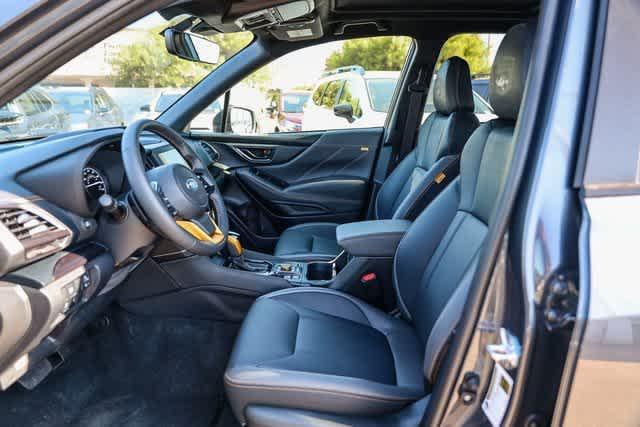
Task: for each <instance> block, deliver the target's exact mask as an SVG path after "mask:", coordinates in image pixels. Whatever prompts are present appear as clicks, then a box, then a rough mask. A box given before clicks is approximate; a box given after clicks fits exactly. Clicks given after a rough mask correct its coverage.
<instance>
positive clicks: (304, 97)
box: [267, 90, 311, 132]
mask: <svg viewBox="0 0 640 427" xmlns="http://www.w3.org/2000/svg"><path fill="white" fill-rule="evenodd" d="M310 96H311V92H310V91H308V90H289V91H283V92H281V93H278V94H277V95H276V96H274V98H273V100H272V103H271V105H270V106H269V108H268V109H267V110H268V113H269V115H270V116H272V117H274V118H276V125H275V128H274V132H300V131H301V130H302V118H303V116H304V106H305V104H306V103H307V101H308V99H309V97H310Z"/></svg>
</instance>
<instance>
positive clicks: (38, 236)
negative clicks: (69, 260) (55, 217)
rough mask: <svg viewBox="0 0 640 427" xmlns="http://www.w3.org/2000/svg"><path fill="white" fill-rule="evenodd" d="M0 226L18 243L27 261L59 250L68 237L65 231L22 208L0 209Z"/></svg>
mask: <svg viewBox="0 0 640 427" xmlns="http://www.w3.org/2000/svg"><path fill="white" fill-rule="evenodd" d="M0 224H2V225H3V226H4V227H5V228H6V229H7V230H8V231H9V232H10V233H11V234H12V235H13V236H14V237H15V238H16V239H17V240H18V241H19V242H20V244H21V245H22V247H23V248H24V250H25V256H26V258H28V259H29V258H34V257H37V256H40V255H44V254H47V253H50V252H55V251H57V250H59V249H60V248H61V247H62V246H63V245H64V244H65V243H66V242H65V240H67V239H66V238H67V237H69V232H68V231H67V230H64V229H61V228H59V227H58V226H56V225H54V224H53V223H52V222H51V221H49V220H48V219H46V218H44V217H43V216H42V215H40V214H38V213H35V212H33V211H31V210H28V209H24V208H22V207H2V208H0Z"/></svg>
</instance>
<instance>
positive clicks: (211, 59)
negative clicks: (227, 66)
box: [163, 28, 220, 64]
mask: <svg viewBox="0 0 640 427" xmlns="http://www.w3.org/2000/svg"><path fill="white" fill-rule="evenodd" d="M163 35H164V43H165V46H166V48H167V52H169V53H170V54H171V55H175V56H177V57H179V58H182V59H186V60H188V61H193V62H204V63H206V64H217V63H218V60H219V59H220V46H218V44H217V43H215V42H213V41H211V40H209V39H207V38H205V37H202V36H199V35H196V34H193V33H187V32H184V31H179V30H176V29H174V28H167V29H166V30H164V33H163Z"/></svg>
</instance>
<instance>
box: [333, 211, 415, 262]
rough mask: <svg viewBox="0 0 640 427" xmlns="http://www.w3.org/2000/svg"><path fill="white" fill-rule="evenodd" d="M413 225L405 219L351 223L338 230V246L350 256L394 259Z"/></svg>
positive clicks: (339, 227)
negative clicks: (405, 235)
mask: <svg viewBox="0 0 640 427" xmlns="http://www.w3.org/2000/svg"><path fill="white" fill-rule="evenodd" d="M410 225H411V221H407V220H404V219H389V220H377V221H361V222H350V223H348V224H342V225H339V226H338V228H337V230H336V237H337V239H338V244H339V245H340V246H341V247H342V248H344V250H346V251H347V252H348V253H349V254H351V255H353V256H356V257H363V258H392V257H393V256H394V255H395V253H396V248H397V247H398V244H399V243H400V240H401V239H402V236H404V233H406V231H407V229H408V228H409V226H410Z"/></svg>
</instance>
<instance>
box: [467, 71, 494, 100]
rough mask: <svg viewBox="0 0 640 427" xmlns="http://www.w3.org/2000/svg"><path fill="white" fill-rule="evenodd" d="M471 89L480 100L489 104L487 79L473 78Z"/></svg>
mask: <svg viewBox="0 0 640 427" xmlns="http://www.w3.org/2000/svg"><path fill="white" fill-rule="evenodd" d="M471 87H472V88H473V91H474V92H475V93H477V94H478V95H480V96H481V97H482V99H484V100H485V101H486V102H487V103H489V104H491V102H490V101H489V77H484V76H483V77H479V76H474V77H473V79H471Z"/></svg>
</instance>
